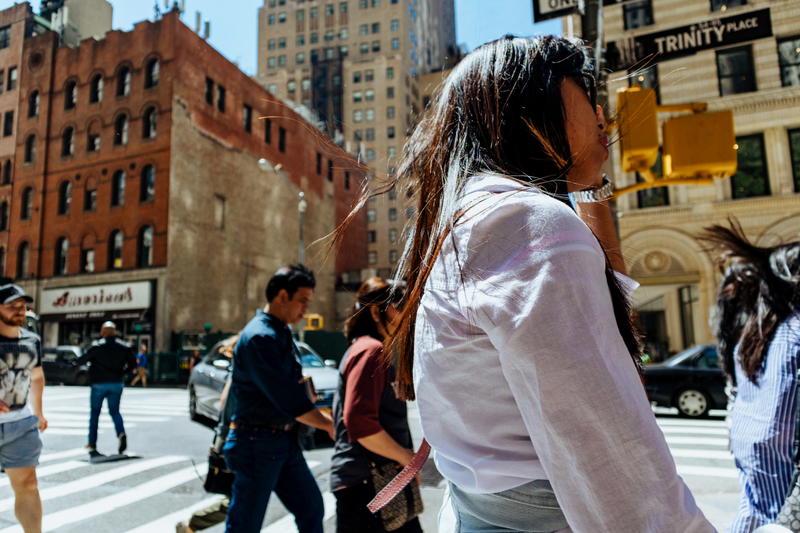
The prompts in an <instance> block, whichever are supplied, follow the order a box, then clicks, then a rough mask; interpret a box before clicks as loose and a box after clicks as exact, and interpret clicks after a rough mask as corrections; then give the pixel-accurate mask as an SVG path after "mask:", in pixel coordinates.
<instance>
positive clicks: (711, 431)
mask: <svg viewBox="0 0 800 533" xmlns="http://www.w3.org/2000/svg"><path fill="white" fill-rule="evenodd" d="M661 431H663V432H664V433H694V434H695V435H724V436H727V435H728V430H727V429H725V428H689V427H682V426H664V427H662V428H661Z"/></svg>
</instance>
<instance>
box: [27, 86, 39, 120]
mask: <svg viewBox="0 0 800 533" xmlns="http://www.w3.org/2000/svg"><path fill="white" fill-rule="evenodd" d="M38 116H39V91H32V92H31V94H30V96H28V117H29V118H33V117H38Z"/></svg>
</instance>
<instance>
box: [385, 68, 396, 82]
mask: <svg viewBox="0 0 800 533" xmlns="http://www.w3.org/2000/svg"><path fill="white" fill-rule="evenodd" d="M386 79H387V80H393V79H394V67H386Z"/></svg>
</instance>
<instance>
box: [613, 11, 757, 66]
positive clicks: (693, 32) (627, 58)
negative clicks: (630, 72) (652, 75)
mask: <svg viewBox="0 0 800 533" xmlns="http://www.w3.org/2000/svg"><path fill="white" fill-rule="evenodd" d="M771 36H772V20H771V18H770V14H769V9H768V8H767V9H759V10H757V11H750V12H747V13H740V14H738V15H732V16H730V17H721V18H717V19H712V20H707V21H703V22H698V23H696V24H692V25H689V26H680V27H678V28H672V29H669V30H664V31H659V32H655V33H646V34H643V35H636V36H633V37H630V38H628V39H625V40H622V41H612V42H609V43H608V44H607V45H606V66H607V67H608V69H609V70H612V71H617V70H625V69H629V68H631V67H633V66H634V65H637V66H641V65H649V64H652V63H658V62H660V61H666V60H668V59H675V58H677V57H683V56H688V55H692V54H694V53H696V52H699V51H701V50H708V49H711V48H718V47H720V46H727V45H731V44H736V43H743V42H748V41H753V40H756V39H761V38H764V37H771Z"/></svg>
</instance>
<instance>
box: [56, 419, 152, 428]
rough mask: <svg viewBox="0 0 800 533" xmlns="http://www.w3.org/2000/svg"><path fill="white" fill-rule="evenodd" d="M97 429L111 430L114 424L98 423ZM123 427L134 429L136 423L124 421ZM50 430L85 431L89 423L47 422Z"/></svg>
mask: <svg viewBox="0 0 800 533" xmlns="http://www.w3.org/2000/svg"><path fill="white" fill-rule="evenodd" d="M97 427H99V428H103V429H108V428H113V427H114V424H113V423H111V422H100V423H99V424H98V425H97ZM125 427H132V428H134V427H136V423H135V422H133V423H129V422H128V421H127V420H125ZM50 428H86V429H88V428H89V421H88V420H86V421H80V420H59V419H55V420H48V421H47V429H50Z"/></svg>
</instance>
